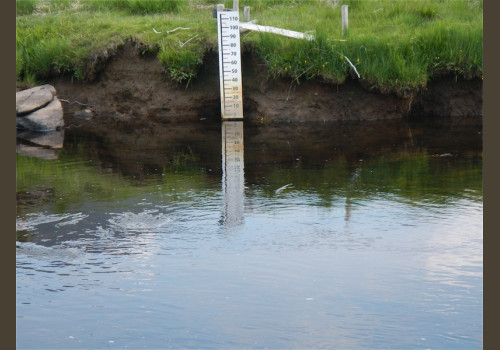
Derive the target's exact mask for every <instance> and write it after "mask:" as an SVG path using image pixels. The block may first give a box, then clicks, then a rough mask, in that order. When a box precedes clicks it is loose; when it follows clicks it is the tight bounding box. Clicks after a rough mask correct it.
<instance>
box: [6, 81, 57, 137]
mask: <svg viewBox="0 0 500 350" xmlns="http://www.w3.org/2000/svg"><path fill="white" fill-rule="evenodd" d="M16 127H17V128H18V129H23V130H32V131H53V130H60V129H62V128H63V127H64V118H63V108H62V105H61V102H60V101H59V99H58V98H57V96H56V89H55V88H54V87H53V86H52V85H41V86H37V87H34V88H31V89H27V90H22V91H18V92H16Z"/></svg>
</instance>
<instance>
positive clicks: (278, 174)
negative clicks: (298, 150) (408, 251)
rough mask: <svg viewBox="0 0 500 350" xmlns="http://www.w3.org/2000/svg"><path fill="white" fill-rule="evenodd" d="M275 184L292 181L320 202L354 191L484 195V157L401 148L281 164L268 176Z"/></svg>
mask: <svg viewBox="0 0 500 350" xmlns="http://www.w3.org/2000/svg"><path fill="white" fill-rule="evenodd" d="M269 182H270V183H271V184H272V186H269V187H267V189H265V194H266V195H267V196H271V197H272V196H275V195H276V193H275V190H276V188H280V187H281V186H284V185H286V184H291V186H290V187H289V190H290V191H291V190H294V191H299V193H300V192H303V193H310V194H316V195H317V196H318V197H319V199H320V201H319V204H320V205H326V206H330V205H332V202H334V201H335V200H339V199H343V198H344V197H349V198H352V199H363V198H368V197H373V196H384V195H391V196H397V197H399V198H402V199H403V200H409V201H410V203H415V204H418V203H419V202H426V201H428V200H431V201H432V203H437V204H438V203H445V202H446V201H448V200H450V199H453V198H462V197H464V196H467V198H469V199H473V200H477V201H482V194H483V190H482V158H481V157H479V156H477V157H469V158H462V159H460V158H458V157H454V156H429V155H428V154H427V153H426V152H399V153H394V154H388V155H385V156H379V157H377V158H372V159H366V160H364V161H363V162H359V163H357V164H356V165H349V164H348V162H347V161H346V160H345V159H339V160H336V161H331V162H329V163H326V164H325V166H324V167H323V168H318V169H302V168H301V167H300V166H299V167H296V168H286V169H277V170H276V171H274V172H273V173H272V175H271V177H270V179H269Z"/></svg>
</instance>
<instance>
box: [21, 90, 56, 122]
mask: <svg viewBox="0 0 500 350" xmlns="http://www.w3.org/2000/svg"><path fill="white" fill-rule="evenodd" d="M55 95H56V89H55V88H54V87H53V86H52V85H48V84H45V85H41V86H36V87H34V88H31V89H26V90H23V91H18V92H16V115H23V114H27V113H30V112H33V111H35V110H37V109H39V108H42V107H43V106H45V105H47V104H48V103H50V102H51V101H52V99H53V98H54V96H55Z"/></svg>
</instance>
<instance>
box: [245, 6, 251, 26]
mask: <svg viewBox="0 0 500 350" xmlns="http://www.w3.org/2000/svg"><path fill="white" fill-rule="evenodd" d="M243 20H244V21H245V22H250V6H245V7H243Z"/></svg>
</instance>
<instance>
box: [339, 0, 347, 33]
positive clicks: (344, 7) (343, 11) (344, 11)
mask: <svg viewBox="0 0 500 350" xmlns="http://www.w3.org/2000/svg"><path fill="white" fill-rule="evenodd" d="M340 12H341V14H342V36H345V35H346V34H347V31H348V27H349V6H348V5H342V6H341V7H340Z"/></svg>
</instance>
